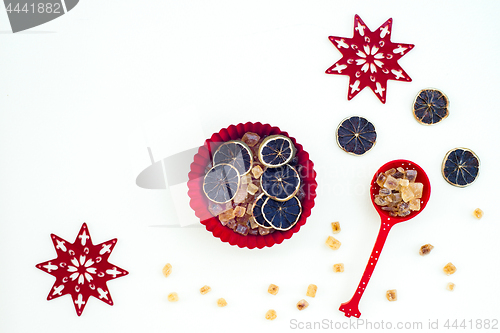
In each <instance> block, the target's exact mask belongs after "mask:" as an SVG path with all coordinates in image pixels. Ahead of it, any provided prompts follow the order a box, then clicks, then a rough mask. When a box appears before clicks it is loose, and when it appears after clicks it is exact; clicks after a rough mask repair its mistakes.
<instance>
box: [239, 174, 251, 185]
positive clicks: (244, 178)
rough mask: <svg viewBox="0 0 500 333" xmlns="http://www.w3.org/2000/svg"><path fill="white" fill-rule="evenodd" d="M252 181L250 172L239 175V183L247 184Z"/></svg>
mask: <svg viewBox="0 0 500 333" xmlns="http://www.w3.org/2000/svg"><path fill="white" fill-rule="evenodd" d="M251 182H252V176H250V174H248V173H247V174H246V175H244V176H241V184H249V183H251Z"/></svg>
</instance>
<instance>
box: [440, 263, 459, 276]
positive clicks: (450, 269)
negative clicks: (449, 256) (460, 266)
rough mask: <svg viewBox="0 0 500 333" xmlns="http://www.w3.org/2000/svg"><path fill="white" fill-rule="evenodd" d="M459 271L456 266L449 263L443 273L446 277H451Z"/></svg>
mask: <svg viewBox="0 0 500 333" xmlns="http://www.w3.org/2000/svg"><path fill="white" fill-rule="evenodd" d="M456 271H457V268H456V267H455V265H453V264H452V263H451V262H449V263H447V264H446V266H444V267H443V272H444V273H445V274H446V275H451V274H453V273H455V272H456Z"/></svg>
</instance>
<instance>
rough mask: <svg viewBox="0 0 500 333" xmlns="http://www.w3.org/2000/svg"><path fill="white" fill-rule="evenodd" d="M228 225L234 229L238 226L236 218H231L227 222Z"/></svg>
mask: <svg viewBox="0 0 500 333" xmlns="http://www.w3.org/2000/svg"><path fill="white" fill-rule="evenodd" d="M226 225H227V227H228V228H230V229H233V230H234V228H235V227H236V221H235V220H234V219H231V220H229V221H228V222H227V224H226Z"/></svg>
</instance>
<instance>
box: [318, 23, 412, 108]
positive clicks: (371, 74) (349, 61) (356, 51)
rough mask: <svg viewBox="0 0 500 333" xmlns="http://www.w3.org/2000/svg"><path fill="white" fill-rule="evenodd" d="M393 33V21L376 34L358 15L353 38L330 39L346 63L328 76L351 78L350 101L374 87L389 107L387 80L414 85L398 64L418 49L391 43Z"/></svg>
mask: <svg viewBox="0 0 500 333" xmlns="http://www.w3.org/2000/svg"><path fill="white" fill-rule="evenodd" d="M391 31H392V18H390V19H388V20H387V21H386V22H385V23H384V24H382V25H381V26H380V28H378V29H377V30H375V31H373V32H372V31H370V29H368V27H367V26H366V24H365V23H364V22H363V20H361V18H360V17H359V16H358V15H356V16H354V36H353V37H352V38H345V37H333V36H330V37H328V38H329V39H330V41H331V42H332V43H333V45H335V47H336V48H337V49H338V50H339V51H340V53H342V59H340V60H339V61H337V62H336V63H335V64H334V65H333V66H331V67H330V68H328V69H327V70H326V74H340V75H348V76H349V90H348V93H347V99H348V100H351V99H352V98H353V97H354V96H356V95H357V94H358V93H359V92H360V91H361V90H363V89H364V88H365V87H370V89H371V90H372V91H373V92H374V93H375V95H376V96H377V97H378V99H379V100H380V101H381V102H382V103H385V102H386V92H387V80H396V81H407V82H410V81H411V78H410V77H409V76H408V74H406V72H405V71H404V70H403V69H402V68H401V66H399V64H398V60H399V59H400V58H401V57H402V56H404V55H405V54H406V53H408V52H409V51H410V50H411V49H413V47H414V46H415V45H413V44H402V43H393V42H391Z"/></svg>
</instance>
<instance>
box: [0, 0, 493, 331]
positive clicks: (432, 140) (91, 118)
mask: <svg viewBox="0 0 500 333" xmlns="http://www.w3.org/2000/svg"><path fill="white" fill-rule="evenodd" d="M499 9H500V3H499V2H497V1H453V3H451V2H437V1H434V0H433V1H418V2H417V1H414V2H411V3H410V2H401V1H397V2H396V1H377V2H373V1H260V0H256V1H250V2H248V1H247V2H242V1H229V0H228V1H222V0H221V1H206V0H203V1H149V2H145V1H142V2H141V1H123V0H122V1H118V0H108V1H92V0H85V1H81V2H80V3H79V4H78V6H76V7H75V8H74V9H73V10H72V11H71V12H69V13H68V14H66V15H64V16H63V17H61V18H59V19H57V20H55V21H52V22H49V23H47V24H45V25H42V26H39V27H36V28H33V29H31V30H29V31H26V32H22V33H17V34H12V33H11V32H10V26H9V23H8V18H7V15H6V13H5V11H3V10H0V31H1V34H0V73H1V74H0V75H1V76H0V159H1V163H0V331H1V332H34V331H40V330H41V331H47V332H49V331H50V332H91V331H95V332H138V331H139V330H140V331H146V332H188V331H191V332H192V331H194V330H195V329H198V330H202V329H203V330H204V331H205V330H207V331H208V330H210V331H219V332H228V331H239V332H271V331H273V332H276V331H279V332H281V331H288V330H292V329H291V326H290V321H291V320H294V319H295V320H297V321H300V322H304V323H305V322H313V321H321V320H323V319H327V320H333V321H334V322H340V323H343V322H348V320H347V319H346V318H345V317H344V316H343V313H341V312H339V311H338V307H339V305H340V303H342V302H345V301H348V300H349V299H350V297H351V296H352V293H353V292H354V290H355V288H356V286H357V284H358V281H359V279H360V277H361V274H362V272H363V270H364V267H365V265H366V262H367V260H368V257H369V254H370V252H371V248H372V246H373V243H374V241H375V237H376V234H377V232H378V227H379V221H378V219H379V218H378V215H377V214H376V212H375V209H374V208H373V207H372V205H371V203H370V200H369V195H368V188H369V182H370V179H371V177H372V176H373V173H374V172H375V171H376V170H377V169H378V167H379V166H381V165H382V164H384V163H385V162H387V161H390V160H392V159H396V158H406V159H410V160H413V161H414V162H416V163H418V164H420V166H422V167H423V168H424V169H425V170H426V171H427V173H428V176H429V178H430V180H431V183H432V195H431V200H430V202H429V204H428V206H427V208H426V209H425V211H423V212H422V213H421V214H420V215H419V216H418V217H417V218H415V219H414V220H411V221H409V222H406V223H403V224H400V225H397V226H395V227H394V229H393V230H392V231H391V234H390V235H389V238H388V240H387V242H386V244H385V248H384V251H383V254H382V256H381V259H380V263H379V264H378V265H377V268H376V270H375V273H374V275H373V277H372V279H371V282H370V284H369V286H368V288H367V290H366V292H365V294H364V296H363V299H362V301H361V304H360V310H361V312H362V318H363V319H366V320H370V321H371V322H378V323H380V321H382V320H383V321H384V322H392V323H393V324H394V326H395V325H396V323H397V322H406V321H409V322H422V323H423V327H424V330H421V331H425V328H427V326H428V322H429V320H432V321H435V320H439V325H440V327H441V328H442V325H443V324H444V322H445V321H446V320H447V319H452V320H454V319H459V321H461V320H463V319H465V320H467V321H468V320H470V319H472V320H473V321H474V325H475V320H476V319H490V320H491V319H497V320H500V316H499V313H500V284H499V283H498V278H499V274H500V269H499V266H498V255H499V254H500V250H499V248H500V247H499V245H498V235H499V234H500V227H499V224H498V217H497V215H498V210H497V208H498V203H497V201H498V195H497V193H498V166H499V163H500V158H499V154H498V143H497V133H498V131H497V130H498V126H499V122H500V116H499V114H498V112H499V109H498V91H499V84H498V78H499V77H500V66H499V65H498V63H499V62H498V61H499V59H500V46H499V39H498V29H499V28H500V21H499V20H498V13H499ZM355 14H359V15H360V16H361V18H362V19H363V21H364V22H365V23H366V24H367V25H368V27H369V28H370V29H371V30H374V29H376V28H378V27H379V26H380V25H381V24H382V23H384V22H385V21H386V20H387V19H388V18H390V17H392V18H393V19H394V24H393V33H392V38H391V40H392V41H393V42H401V43H411V44H415V48H414V49H413V50H412V51H411V52H409V53H408V54H407V55H405V56H404V57H403V58H402V59H401V60H400V61H399V63H400V65H401V66H402V67H403V68H404V69H405V70H406V72H407V73H408V74H409V75H410V76H411V77H412V79H413V82H411V83H406V82H396V81H389V83H388V88H387V89H388V93H387V103H386V104H382V103H380V102H379V100H378V99H377V98H376V97H375V95H374V94H373V93H372V92H371V91H370V90H369V89H368V88H366V89H365V90H364V91H362V92H361V93H360V94H359V95H358V96H356V97H355V98H354V99H353V100H352V101H347V85H348V78H347V77H346V76H338V75H326V74H324V72H325V70H326V69H327V68H328V67H329V66H331V65H332V64H333V63H335V62H336V61H337V60H339V59H340V58H341V54H340V53H339V52H338V51H337V50H336V48H335V47H334V46H333V45H332V44H331V43H330V42H329V40H328V36H332V35H333V36H345V37H351V36H352V33H353V21H354V15H355ZM426 87H435V88H439V89H441V90H442V91H444V92H445V93H446V94H447V95H448V97H449V99H450V101H451V106H450V116H449V117H448V118H447V119H446V120H444V121H443V122H442V123H440V124H437V125H435V126H422V125H420V124H419V123H417V122H416V121H415V120H414V118H413V116H412V113H411V105H412V102H413V99H414V97H415V95H416V94H417V92H418V91H419V90H420V89H422V88H426ZM193 106H194V107H195V108H196V109H197V110H198V112H199V113H198V114H190V113H181V112H177V110H181V109H184V108H186V107H193ZM165 115H168V117H167V118H168V119H169V121H166V122H165V124H164V131H165V132H167V133H169V135H172V136H176V137H178V138H179V139H178V140H175V141H170V142H168V147H172V149H175V147H177V146H176V145H181V144H182V142H183V138H186V140H187V136H190V135H198V136H201V137H204V138H206V137H209V136H210V135H211V134H212V133H213V132H217V131H219V130H220V129H221V128H223V127H227V126H228V125H229V124H237V123H239V122H246V121H260V122H263V123H270V124H271V125H275V126H279V127H280V128H281V129H283V130H285V131H288V132H289V133H290V135H292V136H294V137H295V138H296V139H297V140H298V142H300V143H302V144H303V146H304V148H305V150H307V151H308V152H309V153H310V156H311V159H312V160H313V161H314V162H315V168H316V171H317V173H318V176H317V181H318V184H319V188H318V197H317V199H316V206H315V207H314V209H313V211H312V215H311V217H310V218H309V219H308V221H307V223H306V225H305V226H304V227H303V228H302V229H301V230H300V232H299V233H298V234H295V235H294V236H293V237H292V238H291V239H290V240H286V241H285V242H284V243H282V244H281V245H279V246H275V247H273V248H266V249H263V250H248V249H240V248H237V247H232V246H230V245H228V244H226V243H222V242H220V241H219V240H218V239H216V238H214V237H212V235H211V234H210V233H208V232H207V231H205V230H204V229H203V228H201V227H189V228H180V227H172V226H170V227H166V226H165V225H166V224H178V221H176V219H177V215H176V212H175V207H174V205H173V203H172V198H171V195H170V194H169V192H168V191H165V190H156V191H155V190H145V189H141V188H138V187H137V186H136V185H135V178H136V176H137V174H138V173H139V171H140V170H139V169H138V165H140V164H141V163H143V167H144V168H145V167H147V165H148V163H149V157H148V155H147V151H146V150H145V147H144V150H143V151H142V152H143V153H144V154H139V153H136V151H135V150H134V149H131V147H132V146H134V144H135V145H136V146H140V145H141V144H142V143H137V142H131V138H132V137H133V135H132V134H133V133H135V132H136V131H137V129H138V127H140V126H141V124H144V123H146V122H149V121H151V120H152V119H156V118H157V117H165ZM351 115H360V116H364V117H366V118H367V119H369V120H370V121H372V122H373V123H374V125H375V126H376V128H377V133H378V140H377V144H376V146H375V147H374V148H373V149H372V150H371V151H370V152H369V153H368V154H366V155H364V156H362V157H355V156H351V155H348V154H346V153H344V152H343V151H341V150H340V149H339V148H338V146H337V145H336V143H335V139H334V134H335V129H336V128H337V125H338V124H339V122H340V121H341V120H342V119H344V118H345V117H347V116H351ZM190 122H192V123H193V128H198V127H199V126H201V128H202V131H203V133H199V131H198V130H197V133H192V134H190V126H189V125H188V124H189V123H190ZM186 123H187V125H186ZM200 134H201V135H200ZM132 141H133V140H132ZM199 144H202V142H199ZM455 147H467V148H470V149H472V150H474V151H475V152H476V153H477V154H478V155H479V157H480V159H481V172H480V176H479V178H478V180H477V181H476V182H475V183H474V184H473V185H472V186H470V187H468V188H463V189H462V188H456V187H453V186H451V185H449V184H448V183H446V182H445V181H444V179H443V178H442V176H441V162H442V159H443V157H444V155H445V153H446V152H447V151H448V150H449V149H452V148H455ZM163 157H165V156H157V158H158V159H160V158H163ZM477 207H480V208H481V209H483V210H484V212H485V215H484V217H483V219H481V220H476V219H475V218H474V217H473V216H472V212H473V210H474V209H475V208H477ZM495 207H497V208H495ZM332 221H340V223H341V226H342V232H341V233H340V234H338V235H336V238H338V239H339V240H340V241H341V242H342V246H341V248H340V249H339V250H338V251H332V250H330V249H329V248H328V247H326V245H325V244H324V242H325V239H326V238H327V236H329V235H331V228H330V222H332ZM83 222H87V223H88V226H89V229H90V232H91V235H92V237H93V241H94V243H99V242H103V241H106V240H109V239H111V238H114V237H117V238H118V244H117V246H116V247H115V250H114V251H113V253H112V255H111V257H110V262H112V263H114V264H116V265H118V266H120V267H122V268H124V269H126V270H128V271H129V272H130V275H128V276H127V277H124V278H120V279H117V280H113V281H111V282H109V283H108V286H109V289H110V291H111V295H112V297H113V299H114V302H115V305H114V306H112V307H110V306H108V305H106V304H105V303H103V302H100V301H98V300H97V299H94V298H92V299H91V300H90V301H89V304H88V305H87V307H86V308H85V311H84V312H83V315H82V316H81V317H77V315H76V313H75V310H74V308H73V305H72V304H71V299H70V296H65V297H62V298H58V299H56V300H53V301H50V302H48V301H46V296H47V294H48V293H49V290H50V288H51V286H52V284H53V282H54V278H53V277H52V276H50V275H48V274H46V273H44V272H42V271H40V270H38V269H36V268H35V264H37V263H39V262H42V261H45V260H49V259H52V258H54V257H55V251H54V249H53V246H52V243H51V241H50V237H49V235H50V233H55V234H56V235H58V236H61V237H63V238H65V239H67V240H69V241H73V240H74V238H75V236H76V235H77V232H78V230H79V229H80V226H81V224H82V223H83ZM176 222H177V223H176ZM425 243H431V244H433V245H434V246H435V249H434V250H433V252H432V253H431V254H430V255H429V256H427V257H421V256H419V255H418V249H419V247H420V246H421V245H423V244H425ZM450 261H451V262H453V263H454V264H455V266H456V267H457V269H458V271H457V273H455V274H454V275H452V276H446V275H445V274H444V273H443V272H442V267H443V266H444V265H445V264H446V263H448V262H450ZM167 262H170V263H171V264H172V266H173V273H172V275H171V276H170V277H169V278H164V277H163V276H162V274H161V269H162V267H163V266H164V265H165V264H166V263H167ZM339 262H343V263H344V264H345V272H344V273H341V274H335V273H333V271H332V265H333V264H335V263H339ZM448 282H454V283H455V284H456V285H457V286H456V290H455V291H453V292H449V291H447V290H446V289H445V288H446V284H447V283H448ZM270 283H274V284H277V285H278V286H279V287H280V291H279V293H278V295H277V296H272V295H270V294H268V293H267V287H268V285H269V284H270ZM310 283H314V284H316V285H317V286H318V292H317V296H316V298H307V297H306V296H305V292H306V288H307V286H308V285H309V284H310ZM205 284H208V285H210V286H211V287H212V291H211V292H210V293H209V294H207V295H204V296H202V295H200V294H199V291H198V290H199V288H200V287H201V286H203V285H205ZM388 289H397V290H398V301H397V302H388V301H387V300H386V298H385V292H386V290H388ZM172 291H176V292H177V293H178V294H179V297H180V300H179V302H177V303H169V302H168V301H167V295H168V294H169V293H170V292H172ZM219 297H224V298H225V299H226V300H227V302H228V306H227V307H225V308H218V307H217V306H216V299H217V298H219ZM302 298H306V299H307V300H308V301H309V303H310V306H309V307H308V308H307V309H305V310H304V311H301V312H299V311H298V310H297V309H296V308H295V304H296V303H297V301H299V300H300V299H302ZM269 309H275V310H276V311H277V313H278V318H277V319H276V320H274V321H272V322H271V321H267V320H265V319H264V315H265V313H266V311H267V310H269ZM497 327H500V324H498V326H497ZM483 330H484V329H483ZM450 331H455V330H450ZM460 331H462V330H460Z"/></svg>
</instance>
